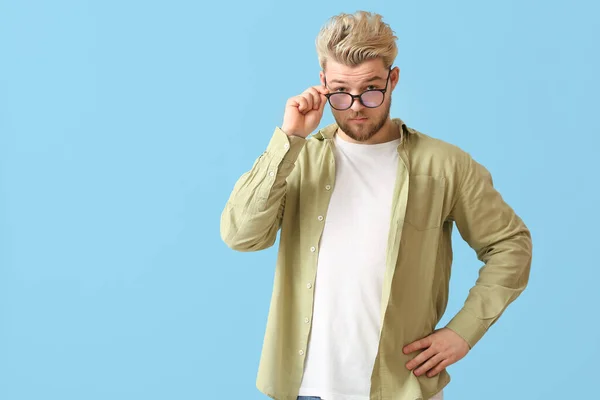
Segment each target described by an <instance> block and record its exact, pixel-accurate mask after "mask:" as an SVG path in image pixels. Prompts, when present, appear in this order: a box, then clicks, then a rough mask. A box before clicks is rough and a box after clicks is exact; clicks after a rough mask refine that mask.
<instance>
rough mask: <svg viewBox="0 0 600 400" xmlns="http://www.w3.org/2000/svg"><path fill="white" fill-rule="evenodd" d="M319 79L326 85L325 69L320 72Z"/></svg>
mask: <svg viewBox="0 0 600 400" xmlns="http://www.w3.org/2000/svg"><path fill="white" fill-rule="evenodd" d="M319 79H320V80H321V85H323V86H325V72H324V71H323V70H321V72H319Z"/></svg>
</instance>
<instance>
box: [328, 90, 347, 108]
mask: <svg viewBox="0 0 600 400" xmlns="http://www.w3.org/2000/svg"><path fill="white" fill-rule="evenodd" d="M329 103H330V104H331V106H332V107H333V108H336V109H338V110H345V109H347V108H350V105H351V104H352V96H350V95H349V94H347V93H334V94H332V95H331V96H329Z"/></svg>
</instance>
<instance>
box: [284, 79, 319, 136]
mask: <svg viewBox="0 0 600 400" xmlns="http://www.w3.org/2000/svg"><path fill="white" fill-rule="evenodd" d="M327 93H329V90H327V88H326V87H325V86H313V87H311V88H308V89H306V90H305V91H304V92H303V93H302V94H300V95H298V96H295V97H292V98H290V99H289V100H288V101H287V103H286V105H285V113H284V115H283V125H282V126H281V130H282V131H284V132H285V133H286V134H287V135H288V136H300V137H303V138H306V137H307V136H308V135H309V134H310V133H311V132H312V131H314V130H315V129H316V128H317V126H319V122H321V118H322V117H323V110H324V109H325V104H327V98H326V97H325V94H327Z"/></svg>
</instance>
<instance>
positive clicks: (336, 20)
mask: <svg viewBox="0 0 600 400" xmlns="http://www.w3.org/2000/svg"><path fill="white" fill-rule="evenodd" d="M396 39H397V37H396V36H395V35H394V31H392V29H391V28H390V26H389V25H388V24H386V23H385V22H383V20H382V16H381V15H379V14H374V13H370V12H367V11H357V12H356V13H354V14H344V13H342V14H339V15H336V16H334V17H332V18H330V19H329V21H327V23H326V24H325V25H324V26H323V27H322V28H321V31H320V32H319V34H318V35H317V40H316V45H317V55H318V57H319V64H320V65H321V68H323V69H325V64H326V63H327V60H333V61H335V62H338V63H340V64H344V65H348V66H355V65H358V64H360V63H362V62H364V61H367V60H371V59H375V58H381V59H382V60H383V63H384V64H385V67H386V68H390V67H391V66H392V64H393V63H394V60H395V59H396V55H397V54H398V48H397V47H396Z"/></svg>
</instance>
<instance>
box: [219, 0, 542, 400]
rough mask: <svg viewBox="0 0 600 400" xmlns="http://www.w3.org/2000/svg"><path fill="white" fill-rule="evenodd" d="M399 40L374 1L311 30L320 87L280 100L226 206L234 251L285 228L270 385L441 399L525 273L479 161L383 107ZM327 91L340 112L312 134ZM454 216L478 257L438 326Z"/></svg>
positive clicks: (266, 365)
mask: <svg viewBox="0 0 600 400" xmlns="http://www.w3.org/2000/svg"><path fill="white" fill-rule="evenodd" d="M395 40H396V37H395V36H394V34H393V32H392V30H391V29H390V27H389V26H388V25H387V24H385V23H383V22H382V19H381V16H379V15H376V14H370V13H365V12H357V13H356V14H354V15H347V14H342V15H339V16H336V17H333V18H332V19H331V20H330V21H329V23H328V24H326V25H325V26H324V27H323V29H322V30H321V32H320V33H319V35H318V38H317V52H318V56H319V61H320V64H321V67H322V72H321V85H319V86H315V87H311V88H309V89H307V90H306V91H305V92H304V93H302V94H300V95H298V96H295V97H292V98H291V99H289V100H288V102H287V104H286V108H285V114H284V117H283V124H282V126H281V128H276V129H275V132H274V134H273V136H272V138H271V141H270V143H269V144H268V147H267V148H266V151H265V152H264V153H263V154H262V155H261V156H260V157H259V158H258V159H257V160H256V162H255V163H254V165H253V167H252V169H251V170H250V171H248V172H246V173H245V174H243V175H242V176H241V177H240V178H239V180H238V181H237V183H236V185H235V187H234V189H233V192H232V193H231V197H230V198H229V201H228V202H227V204H226V206H225V209H224V211H223V214H222V219H221V237H222V239H223V240H224V241H225V243H227V245H228V246H230V247H231V248H232V249H235V250H239V251H256V250H261V249H265V248H268V247H270V246H272V245H273V244H274V242H275V240H276V235H277V233H278V231H279V230H281V236H280V245H279V253H278V258H277V266H276V274H275V281H274V288H273V297H272V301H271V307H270V313H269V317H268V321H267V330H266V335H265V341H264V346H263V353H262V356H261V361H260V366H259V373H258V378H257V387H258V389H259V390H261V391H262V392H263V393H265V394H266V395H268V396H270V397H272V398H274V399H278V400H296V399H297V398H298V399H312V398H317V399H318V398H321V399H324V400H384V399H385V400H417V399H423V400H426V399H442V398H443V391H442V389H443V388H444V387H445V386H446V385H447V384H448V382H449V380H450V377H449V374H448V373H447V371H446V368H447V367H448V366H449V365H451V364H453V363H455V362H456V361H458V360H460V359H461V358H463V357H464V356H465V355H466V354H467V352H468V351H469V350H470V348H472V347H473V346H474V345H475V344H476V343H477V342H478V341H479V340H480V339H481V337H482V336H483V335H484V334H485V332H486V331H487V329H488V328H489V327H490V326H491V325H492V324H494V323H495V322H496V320H497V319H498V318H499V317H500V315H501V314H502V313H503V311H504V310H505V309H506V307H507V306H508V305H509V304H510V303H511V302H512V301H513V300H515V298H516V297H517V296H518V295H519V294H520V293H521V292H522V291H523V290H524V288H525V286H526V285H527V282H528V279H529V269H530V265H531V251H532V244H531V237H530V233H529V231H528V229H527V228H526V226H525V225H524V224H523V222H522V221H521V219H520V218H519V217H518V216H517V215H515V213H514V211H513V210H512V209H511V208H510V207H509V206H508V205H507V204H506V203H505V202H504V201H503V199H502V197H501V195H500V194H499V193H498V192H497V191H496V190H495V189H494V187H493V185H492V180H491V176H490V174H489V173H488V171H487V170H486V169H485V168H484V167H483V166H481V165H479V164H478V163H477V162H475V161H474V160H473V159H472V158H471V157H470V156H469V155H468V154H466V153H465V152H463V151H461V150H460V149H458V148H457V147H455V146H452V145H450V144H447V143H445V142H442V141H440V140H437V139H433V138H431V137H429V136H427V135H424V134H422V133H420V132H418V131H416V130H414V129H411V128H409V127H407V126H406V124H404V123H403V122H402V121H401V120H400V119H390V114H389V111H390V105H391V99H392V92H393V90H394V88H395V87H396V84H397V83H398V79H399V69H398V68H397V67H392V65H393V62H394V59H395V57H396V54H397V48H396V43H395ZM327 102H329V104H330V106H331V110H332V113H333V116H334V117H335V120H336V124H333V125H330V126H327V127H325V128H323V129H321V130H320V131H318V132H317V133H316V134H315V135H313V136H312V137H310V138H308V135H309V134H310V133H311V132H312V131H314V130H315V129H316V128H317V126H318V124H319V122H320V121H321V117H322V115H323V110H324V108H325V105H326V103H327ZM454 225H456V227H457V228H458V230H459V231H460V234H461V236H462V237H463V238H464V240H465V241H466V242H467V243H468V244H469V245H470V246H471V247H472V248H473V249H474V250H475V251H476V253H477V256H478V258H479V259H480V260H481V261H482V262H484V263H485V265H484V267H483V268H482V269H481V270H480V273H479V278H478V280H477V282H476V283H475V285H474V286H473V288H472V289H471V290H470V292H469V294H468V297H467V299H466V301H465V304H464V307H463V308H462V309H461V310H460V311H459V312H458V313H457V314H456V315H455V316H454V317H453V318H452V320H451V321H450V322H449V323H448V324H447V325H446V326H445V327H443V328H441V329H438V330H436V329H435V328H436V325H437V323H438V322H439V321H440V319H441V317H442V315H443V313H444V311H445V308H446V304H447V300H448V285H449V278H450V267H451V263H452V249H451V233H452V229H453V226H454ZM298 396H300V397H298ZM305 396H306V397H305Z"/></svg>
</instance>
